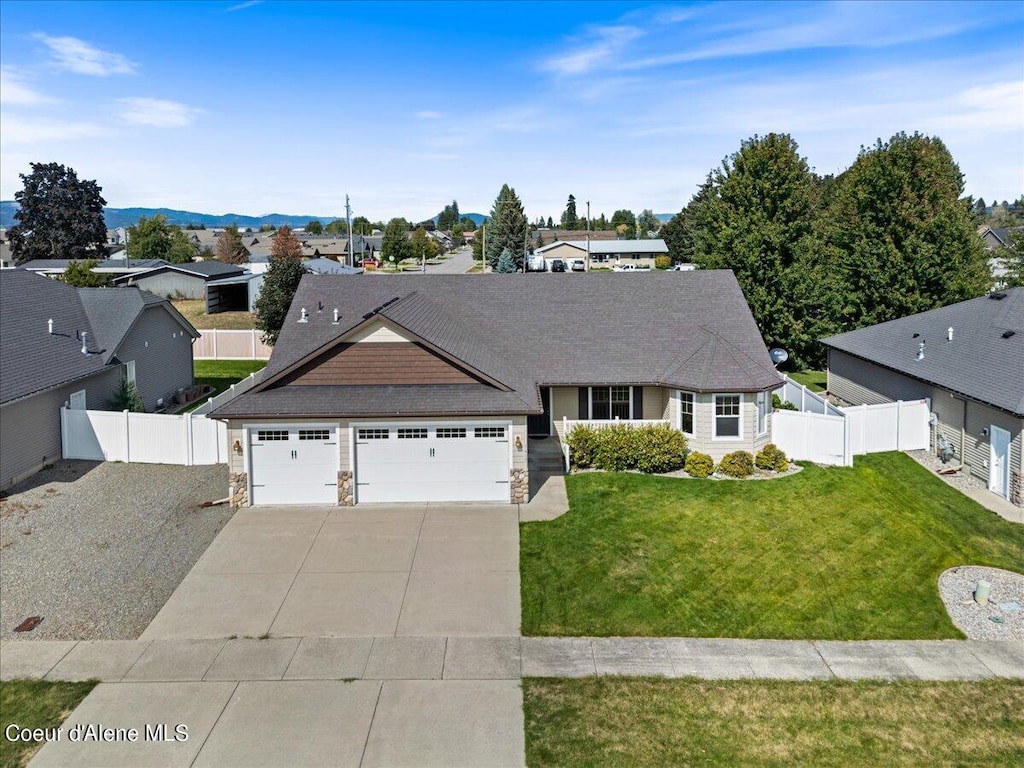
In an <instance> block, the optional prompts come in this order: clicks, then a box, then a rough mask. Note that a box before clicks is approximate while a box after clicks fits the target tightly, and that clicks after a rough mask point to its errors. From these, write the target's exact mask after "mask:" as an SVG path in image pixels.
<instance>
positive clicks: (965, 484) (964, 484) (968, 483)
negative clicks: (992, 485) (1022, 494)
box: [905, 449, 988, 493]
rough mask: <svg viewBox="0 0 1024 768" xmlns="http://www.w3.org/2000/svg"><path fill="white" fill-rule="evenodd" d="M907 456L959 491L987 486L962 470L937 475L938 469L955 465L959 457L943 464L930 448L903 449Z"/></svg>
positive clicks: (981, 488)
mask: <svg viewBox="0 0 1024 768" xmlns="http://www.w3.org/2000/svg"><path fill="white" fill-rule="evenodd" d="M905 453H906V454H907V456H909V457H910V458H912V459H913V460H914V461H916V462H917V463H918V464H920V465H922V466H923V467H925V468H926V469H929V470H931V472H933V473H935V474H936V476H937V477H940V478H942V479H943V480H945V481H946V482H947V483H949V484H950V485H952V486H953V487H954V488H956V489H957V490H958V491H960V492H961V493H963V492H965V491H968V490H970V489H977V490H982V491H984V490H987V489H988V487H987V486H986V485H985V483H984V482H983V481H982V480H979V479H978V478H977V477H973V476H971V475H965V474H964V473H963V472H954V473H953V474H951V475H939V474H938V470H940V469H942V468H949V467H955V466H957V465H958V464H959V463H960V460H959V459H952V460H951V461H950V462H949V463H948V464H943V463H942V461H941V460H940V459H939V457H938V456H936V455H935V454H934V453H932V451H931V450H930V449H927V450H921V451H905Z"/></svg>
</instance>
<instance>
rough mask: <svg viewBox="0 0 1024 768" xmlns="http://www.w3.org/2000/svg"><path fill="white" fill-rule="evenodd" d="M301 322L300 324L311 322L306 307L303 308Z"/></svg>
mask: <svg viewBox="0 0 1024 768" xmlns="http://www.w3.org/2000/svg"><path fill="white" fill-rule="evenodd" d="M299 322H300V323H308V322H309V313H308V312H306V308H305V307H303V308H302V314H301V315H300V316H299Z"/></svg>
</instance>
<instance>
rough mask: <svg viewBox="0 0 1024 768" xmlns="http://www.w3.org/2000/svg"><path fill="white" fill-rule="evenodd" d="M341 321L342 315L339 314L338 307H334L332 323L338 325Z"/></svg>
mask: <svg viewBox="0 0 1024 768" xmlns="http://www.w3.org/2000/svg"><path fill="white" fill-rule="evenodd" d="M339 321H340V315H339V314H338V308H337V307H335V308H334V320H333V321H331V325H337V324H338V322H339Z"/></svg>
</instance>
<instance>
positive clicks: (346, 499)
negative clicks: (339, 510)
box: [338, 470, 356, 507]
mask: <svg viewBox="0 0 1024 768" xmlns="http://www.w3.org/2000/svg"><path fill="white" fill-rule="evenodd" d="M355 503H356V495H355V489H354V488H353V487H352V473H351V472H349V471H347V470H342V471H340V472H338V504H339V505H340V506H342V507H353V506H355Z"/></svg>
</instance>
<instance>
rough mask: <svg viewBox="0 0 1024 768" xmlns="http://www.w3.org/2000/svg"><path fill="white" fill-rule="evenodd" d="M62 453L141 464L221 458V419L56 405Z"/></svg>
mask: <svg viewBox="0 0 1024 768" xmlns="http://www.w3.org/2000/svg"><path fill="white" fill-rule="evenodd" d="M60 428H61V449H62V453H63V456H64V458H65V459H89V460H92V461H125V462H140V463H144V464H181V465H185V466H192V465H195V464H223V463H226V462H227V460H228V456H227V451H228V447H227V439H228V438H227V425H226V424H224V422H222V421H214V420H212V419H208V418H206V417H205V416H202V415H196V414H194V413H185V414H181V415H180V416H168V415H165V414H156V413H130V412H129V411H80V410H71V409H70V408H61V409H60Z"/></svg>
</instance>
